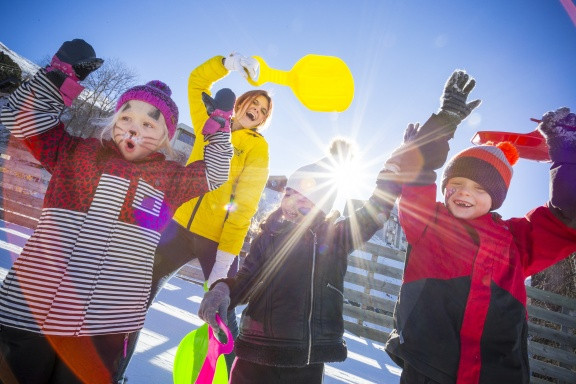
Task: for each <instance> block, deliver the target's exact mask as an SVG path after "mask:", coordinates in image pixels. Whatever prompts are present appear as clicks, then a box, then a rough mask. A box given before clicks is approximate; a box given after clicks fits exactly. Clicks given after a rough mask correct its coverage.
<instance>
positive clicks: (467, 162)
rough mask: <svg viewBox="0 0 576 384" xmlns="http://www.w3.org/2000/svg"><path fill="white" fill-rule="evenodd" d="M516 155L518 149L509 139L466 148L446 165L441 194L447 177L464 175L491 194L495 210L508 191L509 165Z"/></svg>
mask: <svg viewBox="0 0 576 384" xmlns="http://www.w3.org/2000/svg"><path fill="white" fill-rule="evenodd" d="M518 158H519V155H518V150H517V149H516V147H515V146H514V144H512V143H510V142H502V143H498V144H497V145H479V146H477V147H471V148H468V149H465V150H463V151H462V152H460V153H458V154H456V155H455V156H454V157H453V158H452V159H450V161H449V162H448V164H446V167H445V168H444V173H443V175H442V193H444V189H445V188H446V184H447V183H448V180H450V179H451V178H453V177H465V178H467V179H470V180H474V181H475V182H477V183H478V184H480V185H481V186H482V187H484V189H486V191H487V192H488V193H489V194H490V197H491V198H492V207H491V208H490V210H491V211H492V210H495V209H498V208H500V207H501V206H502V203H504V199H505V198H506V194H507V193H508V188H509V187H510V181H511V180H512V174H513V170H512V166H513V165H514V164H516V162H517V161H518Z"/></svg>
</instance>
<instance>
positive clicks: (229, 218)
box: [174, 56, 269, 255]
mask: <svg viewBox="0 0 576 384" xmlns="http://www.w3.org/2000/svg"><path fill="white" fill-rule="evenodd" d="M222 59H223V56H216V57H213V58H212V59H209V60H208V61H206V62H205V63H203V64H201V65H200V66H199V67H197V68H196V69H194V70H193V71H192V72H191V73H190V77H189V79H188V103H189V104H190V114H191V117H192V125H193V127H194V133H195V134H196V141H195V142H194V147H193V148H192V153H191V154H190V157H189V158H188V162H187V164H189V163H192V162H194V161H196V160H199V159H203V158H204V146H205V142H204V137H203V135H202V128H203V127H204V123H205V122H206V120H207V119H208V114H207V113H206V107H205V106H204V103H203V102H202V96H201V95H202V92H206V93H208V94H209V95H211V92H210V90H211V88H212V85H213V83H214V82H216V81H218V80H220V79H221V78H223V77H225V76H226V75H227V74H228V70H227V69H226V68H225V67H224V65H223V64H222ZM237 96H238V95H237ZM232 146H233V147H234V155H233V156H232V160H231V163H230V178H229V179H228V181H227V182H226V183H224V184H223V185H222V186H221V187H220V188H218V189H216V190H214V191H211V192H208V193H206V194H204V195H202V196H200V197H198V198H195V199H192V200H190V201H188V202H186V203H184V204H182V205H181V206H180V208H178V210H177V211H176V213H175V214H174V220H175V221H177V222H178V223H179V224H180V225H182V226H183V227H185V228H187V229H188V230H190V231H191V232H194V233H196V234H198V235H200V236H202V237H206V238H208V239H210V240H214V241H216V242H218V243H219V245H218V249H220V250H222V251H225V252H228V253H231V254H233V255H238V254H239V253H240V250H241V249H242V245H243V243H244V238H245V237H246V233H247V232H248V228H249V226H250V220H251V219H252V216H254V214H255V213H256V210H257V209H258V202H259V201H260V197H261V195H262V191H263V189H264V187H265V185H266V181H267V180H268V172H269V170H268V161H269V159H268V143H267V142H266V140H265V139H264V137H263V136H262V135H261V134H259V133H257V132H256V131H253V130H250V129H240V130H237V131H233V132H232Z"/></svg>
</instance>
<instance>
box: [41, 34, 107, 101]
mask: <svg viewBox="0 0 576 384" xmlns="http://www.w3.org/2000/svg"><path fill="white" fill-rule="evenodd" d="M102 63H104V60H102V59H98V58H97V57H96V52H94V48H92V46H91V45H90V44H88V43H87V42H85V41H84V40H81V39H74V40H72V41H66V42H64V44H62V45H61V46H60V49H58V52H56V54H55V55H54V56H53V57H52V61H51V62H50V65H49V66H48V67H46V76H47V77H48V79H49V80H50V82H52V84H54V85H55V86H56V87H57V88H58V90H59V91H60V95H62V99H63V101H64V104H65V105H67V106H70V105H72V102H73V101H74V99H75V98H76V97H77V96H78V95H79V94H80V92H82V90H83V89H84V87H83V86H82V85H80V84H79V83H78V82H79V81H81V80H84V79H85V78H86V76H88V75H89V74H90V73H91V72H92V71H95V70H96V69H98V68H100V66H101V65H102Z"/></svg>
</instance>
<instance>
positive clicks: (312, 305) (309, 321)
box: [307, 230, 318, 365]
mask: <svg viewBox="0 0 576 384" xmlns="http://www.w3.org/2000/svg"><path fill="white" fill-rule="evenodd" d="M310 232H312V230H310ZM312 235H314V249H313V250H312V276H310V311H309V312H308V359H307V361H308V363H307V364H308V365H309V364H310V359H311V358H312V311H313V310H314V274H315V269H316V268H315V267H316V245H317V243H318V238H317V237H316V233H314V232H312Z"/></svg>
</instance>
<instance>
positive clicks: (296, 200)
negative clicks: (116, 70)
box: [280, 188, 314, 224]
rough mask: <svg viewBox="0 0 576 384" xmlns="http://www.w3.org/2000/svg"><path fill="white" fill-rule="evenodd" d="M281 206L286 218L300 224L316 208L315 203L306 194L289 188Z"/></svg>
mask: <svg viewBox="0 0 576 384" xmlns="http://www.w3.org/2000/svg"><path fill="white" fill-rule="evenodd" d="M280 207H281V208H282V214H283V215H284V218H285V219H286V220H288V221H291V222H293V223H296V224H299V223H301V222H302V220H304V218H305V217H306V215H307V214H308V213H310V211H311V210H312V209H314V203H313V202H311V201H310V200H308V199H307V198H306V197H304V195H301V194H300V193H298V192H296V191H295V190H293V189H290V188H288V189H287V190H286V193H285V194H284V198H283V199H282V201H281V203H280Z"/></svg>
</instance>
